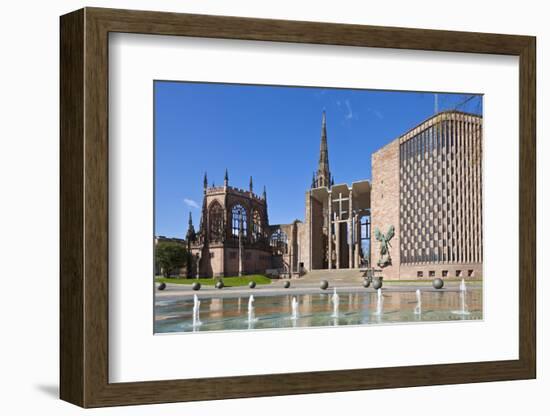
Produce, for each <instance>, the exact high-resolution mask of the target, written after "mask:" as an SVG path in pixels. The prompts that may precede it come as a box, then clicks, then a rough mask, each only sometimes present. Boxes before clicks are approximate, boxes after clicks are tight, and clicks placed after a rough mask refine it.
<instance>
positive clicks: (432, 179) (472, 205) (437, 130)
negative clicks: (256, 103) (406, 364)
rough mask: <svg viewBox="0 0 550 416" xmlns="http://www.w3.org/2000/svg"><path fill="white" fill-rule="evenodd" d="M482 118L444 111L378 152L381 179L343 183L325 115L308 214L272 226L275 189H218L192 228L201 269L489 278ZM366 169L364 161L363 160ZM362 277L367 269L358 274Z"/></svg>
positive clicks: (192, 247) (195, 268) (191, 242)
mask: <svg viewBox="0 0 550 416" xmlns="http://www.w3.org/2000/svg"><path fill="white" fill-rule="evenodd" d="M481 130H482V118H481V117H480V116H478V115H474V114H467V113H462V112H458V111H446V112H442V113H439V114H437V115H435V116H433V117H431V118H429V119H428V120H426V121H424V122H423V123H421V124H419V125H418V126H416V127H414V128H413V129H411V130H410V131H408V132H406V133H405V134H403V135H402V136H400V137H398V138H396V139H394V140H393V141H391V142H390V143H388V144H387V145H386V146H384V147H382V148H381V149H379V150H378V151H376V152H375V153H373V154H372V160H371V163H372V180H371V181H369V180H367V179H359V180H357V181H355V182H353V183H351V184H350V185H348V184H335V183H334V179H333V176H332V173H331V171H330V165H329V152H328V141H327V125H326V116H325V114H324V113H323V118H322V126H321V146H320V154H319V164H318V167H317V171H316V172H315V173H314V175H313V179H312V184H311V188H310V189H308V190H307V191H306V192H305V218H304V221H303V222H302V221H299V220H295V221H294V222H292V223H291V224H278V225H273V224H269V219H268V203H267V195H266V190H265V188H264V190H263V193H262V195H258V194H256V193H254V190H253V183H252V178H250V184H249V188H248V189H247V190H243V189H238V188H235V187H232V186H230V185H229V175H228V173H227V171H226V174H225V178H224V184H223V186H218V187H214V186H212V187H209V186H208V181H207V177H206V174H205V177H204V196H203V204H202V213H201V220H200V226H199V230H198V231H195V229H194V226H193V224H192V221H191V218H190V219H189V229H188V232H187V236H186V244H187V247H188V250H189V251H190V252H191V253H192V264H191V265H190V267H188V270H189V272H188V273H189V275H190V276H192V277H196V276H200V277H217V276H235V275H244V274H251V273H269V274H273V275H277V276H280V277H292V276H301V275H304V274H305V275H306V276H307V274H308V273H311V272H312V271H315V270H326V271H327V272H328V271H329V270H330V272H332V271H333V270H342V269H356V270H357V271H358V272H359V270H360V269H364V268H365V267H373V268H375V269H378V270H380V272H379V274H382V276H383V277H384V278H385V279H417V278H426V279H433V278H434V277H443V278H445V277H464V278H468V277H469V278H474V277H475V278H481V277H482V262H483V246H482V235H483V233H482V187H481V179H482V155H481V151H482V132H481ZM358 174H360V167H358ZM358 275H359V274H358Z"/></svg>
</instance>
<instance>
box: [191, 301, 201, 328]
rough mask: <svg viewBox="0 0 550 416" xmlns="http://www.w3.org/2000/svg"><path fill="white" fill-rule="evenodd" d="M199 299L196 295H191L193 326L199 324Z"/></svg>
mask: <svg viewBox="0 0 550 416" xmlns="http://www.w3.org/2000/svg"><path fill="white" fill-rule="evenodd" d="M200 308H201V301H200V300H199V298H198V296H197V295H193V328H196V327H197V326H199V325H201V320H200Z"/></svg>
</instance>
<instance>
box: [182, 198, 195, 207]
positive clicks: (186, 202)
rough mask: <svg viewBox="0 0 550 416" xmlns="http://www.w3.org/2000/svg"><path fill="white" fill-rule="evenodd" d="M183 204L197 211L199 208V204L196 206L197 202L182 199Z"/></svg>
mask: <svg viewBox="0 0 550 416" xmlns="http://www.w3.org/2000/svg"><path fill="white" fill-rule="evenodd" d="M183 202H185V205H187V206H188V207H190V208H197V209H198V208H199V204H197V202H196V201H194V200H192V199H189V198H184V199H183Z"/></svg>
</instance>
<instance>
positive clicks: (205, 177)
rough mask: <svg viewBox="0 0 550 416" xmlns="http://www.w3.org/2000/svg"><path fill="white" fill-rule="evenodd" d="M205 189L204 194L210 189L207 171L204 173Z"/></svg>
mask: <svg viewBox="0 0 550 416" xmlns="http://www.w3.org/2000/svg"><path fill="white" fill-rule="evenodd" d="M203 187H204V192H206V188H208V176H206V171H205V172H204V180H203Z"/></svg>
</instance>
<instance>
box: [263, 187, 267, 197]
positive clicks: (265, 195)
mask: <svg viewBox="0 0 550 416" xmlns="http://www.w3.org/2000/svg"><path fill="white" fill-rule="evenodd" d="M262 196H263V198H264V200H266V199H267V192H266V190H265V185H264V193H263V195H262Z"/></svg>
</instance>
